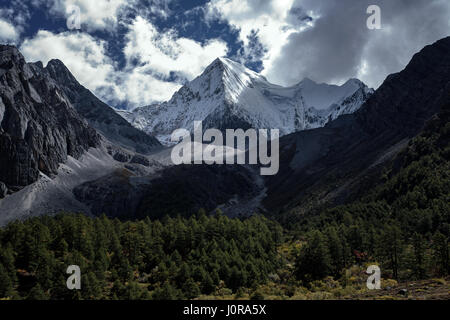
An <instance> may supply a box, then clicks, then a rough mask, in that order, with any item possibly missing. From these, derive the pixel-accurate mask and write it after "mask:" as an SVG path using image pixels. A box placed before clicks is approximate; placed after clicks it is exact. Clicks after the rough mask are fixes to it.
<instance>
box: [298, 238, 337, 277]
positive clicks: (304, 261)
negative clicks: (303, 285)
mask: <svg viewBox="0 0 450 320" xmlns="http://www.w3.org/2000/svg"><path fill="white" fill-rule="evenodd" d="M330 272H331V261H330V255H329V252H328V248H327V245H326V241H325V238H324V236H323V234H322V233H321V232H320V231H313V233H312V235H311V236H310V239H309V240H308V242H307V244H305V245H304V246H303V247H302V248H301V251H300V254H299V256H298V258H297V262H296V269H295V273H296V276H297V278H298V279H300V280H304V281H309V280H318V279H322V278H324V277H326V276H327V275H329V274H330Z"/></svg>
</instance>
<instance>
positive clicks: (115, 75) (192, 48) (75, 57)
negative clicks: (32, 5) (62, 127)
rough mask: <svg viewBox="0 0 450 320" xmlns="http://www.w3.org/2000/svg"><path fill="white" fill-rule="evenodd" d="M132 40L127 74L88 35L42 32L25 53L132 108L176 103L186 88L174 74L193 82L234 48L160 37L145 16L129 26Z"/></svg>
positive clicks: (104, 44) (26, 44) (170, 33)
mask: <svg viewBox="0 0 450 320" xmlns="http://www.w3.org/2000/svg"><path fill="white" fill-rule="evenodd" d="M126 40H127V44H126V46H125V48H124V54H125V58H126V61H127V63H126V66H125V68H123V69H122V70H119V69H118V67H117V65H116V63H115V62H114V61H113V60H112V59H111V58H110V57H108V55H107V42H105V41H103V40H98V39H96V38H94V37H93V36H91V35H89V34H87V33H81V32H69V31H68V32H63V33H59V34H55V33H52V32H49V31H44V30H41V31H39V32H38V33H37V34H36V36H35V37H33V38H32V39H26V40H25V41H24V42H23V43H22V45H21V47H20V50H21V51H22V53H23V54H24V56H25V58H26V59H27V61H42V62H43V63H44V65H45V64H47V63H48V61H49V60H51V59H60V60H61V61H63V63H64V64H65V65H66V66H67V67H68V68H69V70H70V71H71V72H72V73H73V74H74V76H75V77H76V78H77V80H78V81H79V82H80V83H81V84H82V85H84V86H85V87H87V88H88V89H90V90H92V91H93V92H94V93H95V94H96V95H97V96H98V97H99V98H101V99H103V100H104V101H107V102H114V103H115V104H119V103H121V102H122V103H126V104H127V105H128V106H129V107H138V106H142V105H147V104H150V103H154V102H158V101H165V100H168V99H170V97H171V96H172V95H173V93H174V92H175V91H176V90H177V89H179V88H180V86H181V84H180V83H177V82H174V79H173V77H170V76H171V75H173V73H175V74H176V75H177V76H178V77H177V80H179V82H181V81H184V80H186V79H187V80H191V79H192V78H194V77H195V76H198V75H199V74H200V73H201V72H203V70H204V68H205V67H206V66H208V65H209V64H210V63H211V62H212V61H213V60H214V59H215V58H217V57H219V56H223V55H226V53H227V50H228V49H227V46H226V44H225V43H223V42H222V41H218V40H212V41H210V42H208V43H206V44H201V43H198V42H196V41H194V40H191V39H187V38H181V37H177V35H176V33H175V32H174V31H167V32H165V33H158V32H157V30H156V28H155V27H154V26H153V25H152V24H151V23H150V22H148V21H145V20H144V19H143V18H139V17H138V18H136V19H135V21H134V23H133V24H131V25H130V26H129V31H128V33H127V35H126ZM136 61H139V63H137V64H136V63H135V62H136Z"/></svg>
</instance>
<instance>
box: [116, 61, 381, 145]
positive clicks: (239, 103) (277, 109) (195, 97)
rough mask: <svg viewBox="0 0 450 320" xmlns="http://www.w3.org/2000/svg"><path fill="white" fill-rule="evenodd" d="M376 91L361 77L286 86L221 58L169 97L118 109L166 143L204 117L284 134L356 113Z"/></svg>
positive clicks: (210, 124) (209, 122) (209, 124)
mask: <svg viewBox="0 0 450 320" xmlns="http://www.w3.org/2000/svg"><path fill="white" fill-rule="evenodd" d="M372 92H373V90H372V89H369V88H368V87H367V86H366V85H364V84H363V83H362V82H361V81H359V80H357V79H351V80H349V81H348V82H347V83H345V84H344V85H342V86H334V85H327V84H317V83H315V82H313V81H312V80H309V79H305V80H303V81H302V82H300V83H299V84H297V85H295V86H293V87H288V88H285V87H281V86H278V85H274V84H271V83H270V82H268V81H267V79H266V78H265V77H263V76H262V75H260V74H258V73H256V72H253V71H251V70H249V69H247V68H245V67H244V66H242V65H240V64H239V63H236V62H234V61H232V60H229V59H226V58H218V59H216V60H215V61H214V62H213V63H212V64H211V65H210V66H209V67H208V68H206V70H205V71H204V72H203V74H202V75H200V76H199V77H197V78H196V79H194V80H193V81H191V82H189V83H187V84H186V85H184V86H183V87H182V88H181V89H180V90H179V91H177V92H176V93H175V94H174V95H173V96H172V99H171V100H170V101H167V102H164V103H161V104H153V105H149V106H145V107H141V108H137V109H135V110H133V111H117V112H118V113H119V114H120V115H121V116H122V117H124V118H125V119H127V120H128V121H129V122H130V123H131V124H132V125H133V126H135V127H136V128H138V129H141V130H144V131H146V132H147V133H149V134H151V135H154V136H156V137H157V138H158V139H159V140H160V141H161V142H162V143H166V144H167V143H168V142H169V140H170V135H171V133H172V132H173V131H174V130H176V129H178V128H186V129H188V130H192V129H193V122H194V121H200V120H201V121H203V122H204V128H218V129H222V130H223V129H228V128H229V129H236V128H243V129H247V128H256V129H258V128H265V129H279V130H280V134H281V135H285V134H289V133H292V132H295V131H301V130H306V129H313V128H317V127H322V126H324V125H325V124H326V123H327V122H328V121H329V120H331V119H335V118H337V117H338V116H340V115H341V114H346V113H352V112H354V111H356V110H357V109H358V108H359V107H360V106H361V105H362V104H363V103H364V102H365V100H367V98H368V97H369V96H370V95H371V94H372Z"/></svg>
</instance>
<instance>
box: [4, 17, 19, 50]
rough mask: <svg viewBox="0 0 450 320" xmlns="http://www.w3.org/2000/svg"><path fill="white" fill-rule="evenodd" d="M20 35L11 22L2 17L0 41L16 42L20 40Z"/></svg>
mask: <svg viewBox="0 0 450 320" xmlns="http://www.w3.org/2000/svg"><path fill="white" fill-rule="evenodd" d="M19 35H20V34H19V31H18V30H16V28H14V26H13V25H12V24H11V23H9V22H8V21H5V20H3V19H0V42H2V43H11V44H14V43H16V42H17V41H18V39H19Z"/></svg>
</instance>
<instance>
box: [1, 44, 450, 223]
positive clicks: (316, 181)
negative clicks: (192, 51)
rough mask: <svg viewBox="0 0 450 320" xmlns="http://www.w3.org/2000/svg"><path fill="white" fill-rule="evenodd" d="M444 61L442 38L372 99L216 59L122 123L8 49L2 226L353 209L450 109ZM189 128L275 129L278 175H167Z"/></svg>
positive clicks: (219, 169)
mask: <svg viewBox="0 0 450 320" xmlns="http://www.w3.org/2000/svg"><path fill="white" fill-rule="evenodd" d="M449 57H450V38H445V39H442V40H440V41H438V42H436V43H434V44H433V45H430V46H427V47H425V48H424V49H423V50H421V51H420V52H419V53H417V54H416V55H415V56H414V57H413V59H412V60H411V62H410V63H409V64H408V65H407V67H406V68H405V69H404V70H403V71H401V72H399V73H397V74H393V75H390V76H388V77H387V79H386V80H385V82H384V83H383V84H382V85H381V87H380V88H378V89H377V90H376V91H374V90H372V89H369V88H368V87H367V86H366V85H364V84H363V83H362V82H361V81H359V80H356V79H351V80H349V81H347V82H346V83H345V84H343V85H342V86H333V85H326V84H317V83H315V82H313V81H312V80H309V79H304V80H303V81H302V82H300V83H299V84H298V85H295V86H293V87H289V88H283V87H281V86H277V85H273V84H271V83H269V82H268V81H267V80H266V79H265V78H264V77H263V76H261V75H260V74H257V73H255V72H253V71H251V70H248V69H246V68H245V67H243V66H241V65H239V64H238V63H236V62H233V61H232V60H229V59H226V58H219V59H217V60H215V61H214V62H213V63H212V64H211V65H210V66H209V67H208V68H207V69H206V70H205V71H204V73H203V74H202V75H200V76H199V77H197V78H196V79H194V80H193V81H191V82H189V83H187V84H186V85H184V86H183V87H182V88H181V89H180V90H179V91H177V92H176V93H175V94H174V95H173V97H172V99H171V100H170V101H168V102H164V103H161V104H153V105H150V106H145V107H141V108H137V109H135V110H133V111H117V112H116V111H115V110H113V109H112V108H110V107H109V106H108V105H106V104H104V103H103V102H101V101H100V100H99V99H97V98H96V97H95V96H94V95H93V94H92V93H91V92H90V91H89V90H88V89H86V88H84V87H83V86H82V85H80V84H79V83H78V81H77V80H76V79H75V77H74V76H73V75H72V74H71V73H70V71H69V70H68V69H67V68H66V67H65V66H64V64H63V63H62V62H61V61H59V60H52V61H50V62H49V63H48V65H47V66H46V67H45V68H44V67H43V65H42V63H40V62H37V63H26V62H25V59H24V58H23V56H22V55H21V54H20V52H19V51H18V50H17V49H16V48H15V47H12V46H0V191H1V192H0V198H3V199H1V200H0V224H4V223H7V222H8V221H12V220H15V219H23V218H26V217H29V216H36V215H41V214H54V213H58V212H61V211H71V212H84V213H86V214H88V215H100V214H102V213H105V214H107V215H108V216H113V217H121V218H140V217H145V216H148V217H150V218H158V217H162V216H164V215H166V214H168V215H176V214H181V215H185V216H189V215H191V214H193V213H195V212H197V211H198V210H199V209H200V208H203V209H205V210H206V211H207V212H213V211H214V210H216V209H221V210H222V211H223V212H224V213H225V214H227V215H229V216H242V215H251V214H253V213H255V212H263V213H266V214H268V215H273V216H280V215H283V214H285V213H286V212H289V213H294V214H306V213H308V212H312V211H314V209H315V208H318V207H321V206H327V205H331V204H333V205H334V204H341V203H346V202H348V201H350V200H351V199H354V198H355V197H357V196H358V194H360V192H361V190H362V189H364V188H367V186H368V185H370V183H372V182H373V181H374V180H373V177H374V176H377V175H378V174H379V173H380V171H381V170H383V168H384V165H385V163H386V162H387V161H389V160H391V159H392V158H393V157H394V156H395V155H396V154H397V153H398V152H399V151H400V150H402V149H403V148H404V147H406V146H407V144H408V141H410V139H411V138H413V137H414V136H416V135H417V134H418V133H419V132H420V131H421V129H422V128H423V126H424V124H425V122H426V121H427V120H429V119H430V118H431V117H432V116H433V115H434V114H436V113H437V112H438V111H439V109H440V107H441V106H442V105H444V104H446V103H448V102H449V101H450V58H449ZM119 114H120V115H119ZM125 119H126V120H127V121H126V120H125ZM194 120H202V121H203V122H204V128H218V129H227V128H229V129H236V128H242V129H246V128H267V129H269V128H278V129H280V131H281V134H282V135H283V137H282V138H281V140H280V172H279V173H278V174H277V175H275V176H272V177H266V178H262V177H261V176H259V174H258V172H259V170H257V169H258V168H255V166H241V165H233V166H207V165H196V166H189V165H181V166H173V165H171V163H170V148H169V147H167V146H161V143H162V144H169V137H170V134H171V133H172V132H173V130H175V129H178V128H186V129H192V122H193V121H194ZM158 140H159V141H158ZM160 142H161V143H160Z"/></svg>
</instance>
